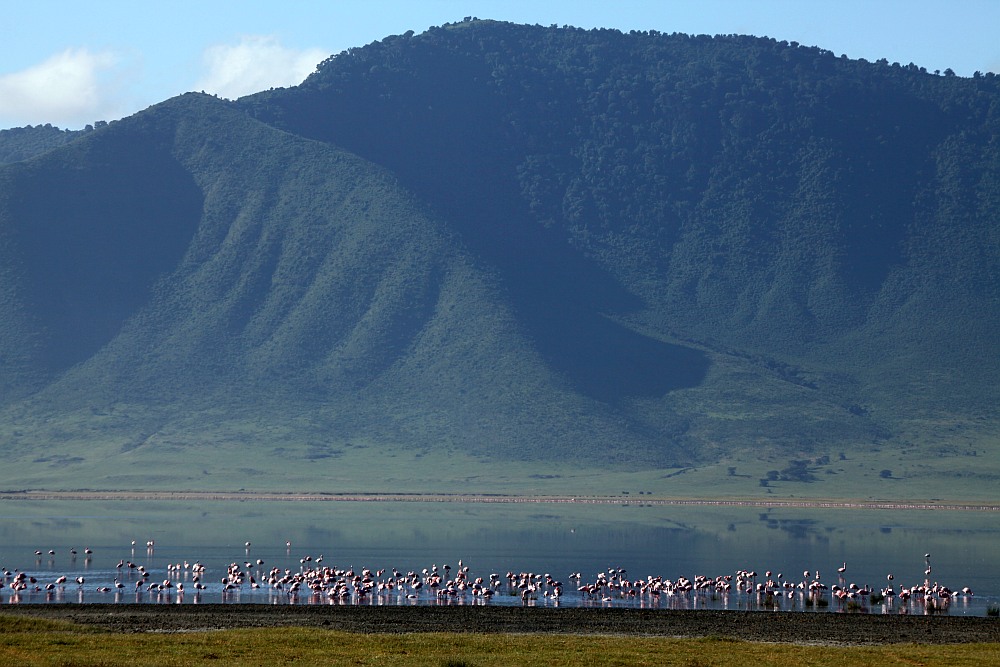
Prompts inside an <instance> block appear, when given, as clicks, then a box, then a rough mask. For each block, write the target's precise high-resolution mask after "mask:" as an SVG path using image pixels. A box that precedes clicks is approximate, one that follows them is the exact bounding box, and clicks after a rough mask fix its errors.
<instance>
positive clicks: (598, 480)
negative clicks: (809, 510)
mask: <svg viewBox="0 0 1000 667" xmlns="http://www.w3.org/2000/svg"><path fill="white" fill-rule="evenodd" d="M0 429H2V427H0ZM277 440H279V441H280V437H279V438H277ZM333 449H335V451H336V454H335V455H332V456H330V457H328V458H320V459H315V460H305V459H303V460H289V461H287V462H286V463H285V464H283V465H281V467H280V468H277V469H276V468H275V460H274V457H273V454H272V453H271V452H270V451H269V450H265V449H258V448H251V447H247V446H245V445H243V444H241V443H240V442H239V440H238V439H236V438H233V439H229V440H227V439H219V440H217V441H211V442H206V443H205V446H204V447H202V448H199V451H197V452H193V451H189V452H184V451H181V450H178V449H176V448H174V447H171V446H169V443H164V444H163V446H162V447H152V448H146V449H145V450H144V451H143V452H142V453H141V455H139V454H138V453H137V454H134V455H133V454H132V453H131V452H124V453H123V452H121V451H120V450H119V449H118V448H117V447H116V448H110V447H109V448H102V447H101V446H100V444H99V443H93V444H90V445H89V446H88V447H87V458H86V460H82V461H78V460H67V459H66V458H64V457H60V456H46V455H44V454H40V453H39V451H38V450H35V451H33V452H32V453H22V454H21V455H20V456H18V455H17V454H13V455H12V457H11V458H9V459H8V464H9V465H7V466H5V467H4V470H3V471H2V472H0V490H23V489H47V490H56V489H58V490H84V489H89V490H105V491H109V490H120V491H129V490H141V491H173V492H176V491H241V490H245V491H255V492H312V493H334V494H345V493H346V494H350V493H359V494H361V493H368V494H370V493H376V494H377V493H395V494H409V493H423V494H508V495H520V496H559V495H571V496H573V495H579V496H628V497H630V498H631V499H633V500H638V499H639V496H640V495H641V496H642V497H643V498H647V499H650V498H659V499H686V498H691V499H705V498H712V499H751V500H779V499H786V500H787V499H797V500H856V501H869V502H871V501H899V502H919V503H926V502H928V501H930V502H937V503H941V502H943V503H947V502H968V503H996V502H998V501H1000V496H998V494H997V488H998V486H997V483H996V482H997V480H1000V448H995V447H994V448H990V449H985V448H979V449H973V448H966V447H964V446H962V445H961V443H957V444H956V445H955V446H954V447H951V448H941V447H937V448H930V447H926V446H922V445H919V444H914V445H913V446H912V447H910V448H908V449H904V450H898V449H889V448H878V447H869V448H858V449H856V450H854V451H850V452H846V453H844V455H843V456H841V452H837V451H830V452H809V453H803V454H801V455H799V456H797V457H795V458H796V459H798V460H802V461H806V462H807V463H806V467H805V469H806V471H807V472H806V477H805V478H804V479H793V478H790V477H789V476H788V475H787V473H786V470H787V469H788V468H789V466H790V464H791V460H792V459H790V458H789V457H787V456H775V455H767V454H762V455H760V456H757V457H755V456H753V455H752V454H751V453H749V452H743V453H737V454H736V455H734V456H732V457H731V458H727V459H724V460H721V461H719V462H718V463H712V464H705V465H698V466H691V467H678V468H645V469H640V470H627V469H621V468H618V469H616V468H612V467H607V466H604V465H602V462H601V461H597V460H593V459H592V458H589V457H584V458H581V459H579V460H576V461H559V462H545V463H540V462H532V461H508V462H498V461H490V460H487V459H484V458H482V457H477V456H472V455H469V454H467V453H465V452H462V451H460V450H458V449H448V448H441V449H428V450H414V449H411V448H406V447H402V446H397V447H393V446H391V445H390V446H385V445H381V444H379V445H376V444H375V443H366V442H364V441H359V440H355V441H352V442H351V443H350V444H344V445H342V446H336V447H334V448H333ZM21 451H22V452H26V451H32V450H21ZM884 471H887V472H884ZM769 477H772V478H773V477H777V478H776V479H768V478H769ZM762 480H767V481H766V485H765V482H764V481H762Z"/></svg>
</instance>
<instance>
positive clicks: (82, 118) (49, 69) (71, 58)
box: [0, 49, 118, 128]
mask: <svg viewBox="0 0 1000 667" xmlns="http://www.w3.org/2000/svg"><path fill="white" fill-rule="evenodd" d="M117 64H118V58H117V57H116V56H115V55H114V54H112V53H110V52H100V53H94V52H91V51H88V50H87V49H67V50H65V51H62V52H60V53H57V54H55V55H53V56H51V57H50V58H48V59H47V60H45V61H44V62H41V63H39V64H37V65H34V66H32V67H29V68H28V69H24V70H21V71H20V72H13V73H10V74H5V75H0V126H3V127H10V126H13V125H38V124H43V123H52V124H53V125H57V126H60V127H74V128H76V127H82V126H83V125H85V124H86V123H91V122H93V121H95V120H105V119H109V116H110V115H112V114H111V113H110V112H111V111H112V107H113V106H114V105H113V104H112V102H111V100H112V99H113V97H114V94H113V91H112V82H111V81H110V80H109V79H110V77H109V76H108V75H109V74H110V73H111V72H112V71H113V70H114V68H115V67H116V66H117Z"/></svg>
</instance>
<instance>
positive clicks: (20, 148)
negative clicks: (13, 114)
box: [0, 124, 93, 164]
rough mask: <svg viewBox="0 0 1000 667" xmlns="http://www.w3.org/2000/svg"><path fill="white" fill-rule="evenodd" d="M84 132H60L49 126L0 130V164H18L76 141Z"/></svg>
mask: <svg viewBox="0 0 1000 667" xmlns="http://www.w3.org/2000/svg"><path fill="white" fill-rule="evenodd" d="M90 129H91V130H92V129H93V127H91V128H90ZM85 131H86V130H78V131H73V130H60V129H59V128H58V127H53V126H52V125H51V124H48V125H37V126H35V127H31V126H30V125H29V126H28V127H14V128H11V129H9V130H0V164H9V163H11V162H20V161H21V160H27V159H28V158H31V157H34V156H35V155H38V154H40V153H44V152H46V151H49V150H52V149H53V148H58V147H59V146H63V145H65V144H68V143H69V142H70V141H72V140H73V139H76V138H77V137H78V136H80V135H81V134H83V133H84V132H85Z"/></svg>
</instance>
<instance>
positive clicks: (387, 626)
mask: <svg viewBox="0 0 1000 667" xmlns="http://www.w3.org/2000/svg"><path fill="white" fill-rule="evenodd" d="M0 613H2V614H17V615H25V616H33V617H37V618H47V619H59V620H65V621H72V622H75V623H79V624H82V625H86V626H94V627H98V628H101V629H104V630H110V631H114V632H177V631H198V630H214V629H228V628H264V627H281V626H306V627H322V628H328V629H335V630H343V631H347V632H362V633H379V632H388V633H402V632H490V633H495V632H501V633H561V634H585V635H587V634H608V635H647V636H663V637H709V636H711V637H728V638H733V639H743V640H748V641H764V642H788V643H831V644H860V645H864V644H891V643H904V642H907V643H921V644H959V643H970V642H1000V621H998V620H997V619H994V618H987V617H981V616H883V615H865V614H835V613H773V612H752V611H666V610H644V609H580V608H566V609H552V608H530V607H529V608H523V607H500V606H496V607H323V606H271V605H251V604H240V605H224V604H199V605H173V606H166V605H164V606H160V605H98V604H88V605H74V604H58V605H54V604H45V605H14V606H8V607H6V608H4V609H3V610H2V611H0Z"/></svg>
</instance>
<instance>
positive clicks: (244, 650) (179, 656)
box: [0, 617, 1000, 667]
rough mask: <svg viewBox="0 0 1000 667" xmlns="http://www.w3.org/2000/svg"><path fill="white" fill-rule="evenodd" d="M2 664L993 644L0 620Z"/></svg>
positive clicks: (632, 654) (446, 660) (817, 652)
mask: <svg viewBox="0 0 1000 667" xmlns="http://www.w3.org/2000/svg"><path fill="white" fill-rule="evenodd" d="M0 630H2V634H0V664H3V665H14V664H17V665H67V664H72V665H134V664H142V665H181V666H183V667H191V666H193V665H208V664H211V665H219V664H226V665H287V664H296V665H319V664H322V665H330V664H345V665H346V664H350V665H434V666H444V665H453V666H456V667H457V666H458V665H467V666H483V667H486V666H489V665H498V666H503V667H510V666H512V665H539V664H544V665H580V664H587V665H590V666H593V667H598V666H600V665H745V664H757V665H778V666H780V665H803V664H809V665H831V667H834V666H835V667H845V666H850V665H873V664H879V665H897V664H898V665H902V664H906V665H927V666H933V665H948V666H955V665H970V666H971V665H976V666H981V665H1000V644H962V645H943V646H942V645H936V646H928V645H912V644H907V645H895V646H884V647H838V646H796V645H789V644H763V643H759V644H758V643H752V642H742V641H731V640H727V639H719V638H706V639H669V638H659V637H655V638H654V637H600V636H574V635H555V636H553V635H505V634H450V633H420V634H353V633H345V632H338V631H330V630H319V629H314V628H267V629H257V630H222V631H214V632H192V633H183V632H182V633H170V634H157V633H154V634H149V633H147V634H119V633H110V632H101V631H94V630H92V629H89V628H83V627H80V626H74V625H72V624H70V623H55V622H48V621H34V620H28V619H11V618H2V617H0Z"/></svg>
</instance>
